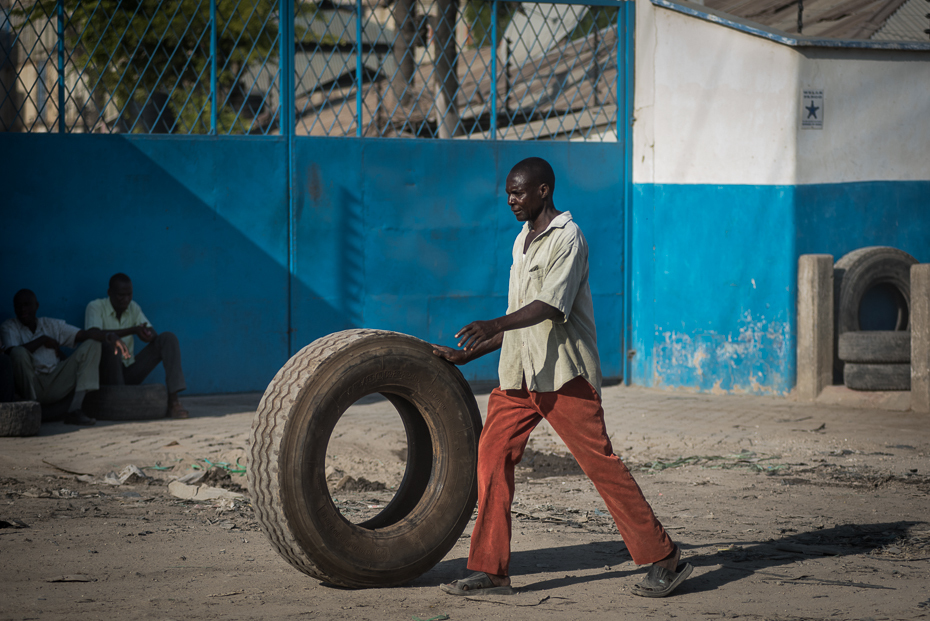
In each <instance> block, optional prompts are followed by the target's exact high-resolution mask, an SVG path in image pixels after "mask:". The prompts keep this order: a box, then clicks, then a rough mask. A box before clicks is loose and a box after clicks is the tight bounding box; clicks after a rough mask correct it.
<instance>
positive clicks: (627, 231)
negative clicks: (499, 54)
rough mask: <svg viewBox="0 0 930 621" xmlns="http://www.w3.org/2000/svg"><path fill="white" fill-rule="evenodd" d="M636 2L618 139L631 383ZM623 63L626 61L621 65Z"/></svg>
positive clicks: (628, 3)
mask: <svg viewBox="0 0 930 621" xmlns="http://www.w3.org/2000/svg"><path fill="white" fill-rule="evenodd" d="M635 11H636V3H635V2H634V1H633V0H624V2H622V3H621V5H620V8H619V10H618V11H617V140H619V141H621V142H622V143H623V157H622V158H621V164H620V165H621V166H622V167H623V172H622V174H621V176H620V179H621V180H622V182H623V214H624V217H623V350H621V351H622V353H623V384H624V385H625V386H629V385H630V383H631V378H630V375H631V372H632V368H633V359H632V357H633V356H634V355H635V351H634V350H633V317H632V314H633V62H632V60H633V54H634V38H633V29H634V26H635V23H636V21H635V17H636V13H635ZM621 63H622V64H621Z"/></svg>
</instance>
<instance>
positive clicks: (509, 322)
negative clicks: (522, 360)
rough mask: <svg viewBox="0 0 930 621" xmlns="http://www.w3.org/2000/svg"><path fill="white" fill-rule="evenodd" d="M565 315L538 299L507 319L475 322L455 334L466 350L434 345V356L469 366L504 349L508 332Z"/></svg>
mask: <svg viewBox="0 0 930 621" xmlns="http://www.w3.org/2000/svg"><path fill="white" fill-rule="evenodd" d="M562 316H563V315H562V312H561V311H560V310H559V309H557V308H555V307H554V306H550V305H548V304H546V303H545V302H541V301H539V300H535V301H533V302H530V303H529V304H527V305H526V306H524V307H523V308H521V309H519V310H516V311H514V312H512V313H510V314H508V315H504V316H503V317H498V318H497V319H491V320H489V321H473V322H471V323H470V324H468V325H467V326H465V327H464V328H462V329H461V330H459V331H458V333H456V335H455V336H456V338H458V339H459V343H458V345H459V347H462V349H453V348H451V347H445V346H442V345H434V346H433V353H434V354H436V355H437V356H440V357H442V358H445V359H446V360H448V361H449V362H452V363H454V364H465V363H468V362H471V361H472V360H475V359H476V358H480V357H481V356H484V355H485V354H489V353H491V352H492V351H496V350H498V349H500V348H501V345H502V344H503V342H504V332H507V331H508V330H519V329H520V328H528V327H530V326H535V325H536V324H538V323H542V322H543V321H546V320H547V319H560V318H562Z"/></svg>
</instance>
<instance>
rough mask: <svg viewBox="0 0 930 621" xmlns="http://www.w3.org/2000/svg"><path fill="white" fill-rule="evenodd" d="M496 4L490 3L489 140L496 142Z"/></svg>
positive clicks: (495, 0)
mask: <svg viewBox="0 0 930 621" xmlns="http://www.w3.org/2000/svg"><path fill="white" fill-rule="evenodd" d="M497 2H498V0H492V2H491V140H497Z"/></svg>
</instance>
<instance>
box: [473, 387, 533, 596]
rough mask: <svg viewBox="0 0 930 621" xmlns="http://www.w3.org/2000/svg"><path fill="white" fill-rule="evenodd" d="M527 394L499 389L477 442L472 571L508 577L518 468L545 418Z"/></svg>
mask: <svg viewBox="0 0 930 621" xmlns="http://www.w3.org/2000/svg"><path fill="white" fill-rule="evenodd" d="M529 396H530V395H529V393H528V392H527V391H526V390H507V391H503V390H501V389H500V388H495V389H494V391H493V392H492V393H491V396H490V398H489V400H488V416H487V421H486V422H485V424H484V429H482V431H481V438H480V440H479V442H478V517H477V519H476V520H475V528H474V530H473V531H472V535H471V547H470V550H469V554H468V569H470V570H471V571H480V572H484V573H486V574H488V575H489V576H497V577H501V576H507V575H508V574H509V571H510V537H511V521H510V506H511V504H512V503H513V492H514V468H515V467H516V465H517V464H518V463H520V460H521V459H522V458H523V451H524V450H525V449H526V441H527V440H528V439H529V437H530V433H531V432H532V431H533V429H535V428H536V425H538V424H539V421H540V420H542V417H541V416H540V415H539V413H538V412H536V411H535V409H533V404H532V402H531V400H530V399H529ZM501 583H502V584H507V583H509V580H503V581H501Z"/></svg>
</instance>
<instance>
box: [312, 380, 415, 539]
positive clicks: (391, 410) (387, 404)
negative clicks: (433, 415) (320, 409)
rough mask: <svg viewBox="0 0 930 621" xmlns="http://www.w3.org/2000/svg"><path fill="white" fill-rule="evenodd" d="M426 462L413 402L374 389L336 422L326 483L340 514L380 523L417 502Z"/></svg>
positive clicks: (395, 518)
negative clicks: (374, 391) (374, 392)
mask: <svg viewBox="0 0 930 621" xmlns="http://www.w3.org/2000/svg"><path fill="white" fill-rule="evenodd" d="M431 463H432V445H431V443H430V440H429V432H428V429H427V428H426V424H425V422H424V421H423V417H422V416H421V415H420V413H419V411H418V410H417V408H416V406H415V405H414V404H412V403H411V402H410V401H408V400H407V399H405V398H404V397H401V396H397V395H392V394H378V393H376V394H373V395H368V396H366V397H363V398H362V399H360V400H359V401H358V402H356V403H355V404H353V405H352V406H351V407H349V409H348V410H346V411H345V412H344V413H343V414H342V416H341V417H340V418H339V420H338V421H337V422H336V426H335V427H334V428H333V432H332V435H331V436H330V439H329V443H328V444H327V446H326V484H327V488H328V490H329V495H330V497H331V498H332V501H333V504H334V505H335V506H336V508H337V510H338V511H339V513H340V514H341V515H342V517H343V518H345V519H346V520H347V521H349V522H351V523H352V524H355V525H357V526H360V527H362V528H368V529H376V528H383V527H385V526H389V525H391V524H394V523H396V522H398V521H400V520H401V519H403V518H404V517H406V516H407V515H408V514H409V513H410V511H411V510H412V509H413V507H415V506H416V504H417V503H418V502H419V500H420V498H421V497H422V495H423V491H424V489H425V487H426V482H427V481H428V479H429V475H430V465H431ZM424 471H425V472H424Z"/></svg>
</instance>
